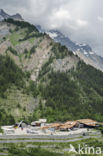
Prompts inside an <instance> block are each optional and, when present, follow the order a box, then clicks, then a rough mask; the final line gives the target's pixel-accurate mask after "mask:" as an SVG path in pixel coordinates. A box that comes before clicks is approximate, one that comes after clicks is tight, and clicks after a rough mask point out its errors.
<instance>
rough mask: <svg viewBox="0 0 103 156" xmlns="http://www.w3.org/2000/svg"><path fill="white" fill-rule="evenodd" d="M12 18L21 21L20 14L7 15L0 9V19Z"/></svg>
mask: <svg viewBox="0 0 103 156" xmlns="http://www.w3.org/2000/svg"><path fill="white" fill-rule="evenodd" d="M8 18H12V19H14V20H20V21H22V20H23V18H22V16H21V15H20V14H18V13H17V14H16V15H8V14H7V13H6V12H5V11H4V10H3V9H0V21H3V20H4V19H8Z"/></svg>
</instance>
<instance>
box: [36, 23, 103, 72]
mask: <svg viewBox="0 0 103 156" xmlns="http://www.w3.org/2000/svg"><path fill="white" fill-rule="evenodd" d="M36 27H37V28H38V30H39V31H40V32H42V33H44V32H45V33H47V34H48V35H49V36H50V37H51V38H52V39H53V40H54V41H55V42H59V43H61V44H62V45H65V46H66V47H67V48H68V50H71V51H73V53H74V54H75V55H78V56H79V57H80V58H81V59H82V60H83V61H84V62H85V63H86V64H90V65H92V66H93V67H95V68H97V69H99V70H101V71H103V57H101V56H99V55H97V54H96V53H95V52H94V51H93V50H92V48H91V47H90V46H89V45H88V44H84V43H81V44H79V43H77V42H74V41H72V40H71V39H70V38H69V37H66V36H65V35H64V34H63V33H61V32H60V31H59V30H48V31H47V30H44V29H42V28H41V26H39V25H37V26H36Z"/></svg>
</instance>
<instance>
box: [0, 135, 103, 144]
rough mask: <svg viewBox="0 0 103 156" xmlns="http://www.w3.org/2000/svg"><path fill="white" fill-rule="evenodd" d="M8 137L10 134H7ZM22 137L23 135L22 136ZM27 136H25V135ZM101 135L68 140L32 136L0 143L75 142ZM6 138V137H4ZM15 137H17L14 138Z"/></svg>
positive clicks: (0, 141)
mask: <svg viewBox="0 0 103 156" xmlns="http://www.w3.org/2000/svg"><path fill="white" fill-rule="evenodd" d="M9 137H10V136H9ZM22 137H23V138H24V136H22ZM26 137H27V136H26ZM99 137H101V136H85V137H83V138H75V139H72V138H71V139H69V140H63V139H61V140H56V139H55V140H53V139H51V140H49V139H48V140H46V139H45V140H44V139H43V138H42V139H35V140H33V138H31V139H32V140H30V138H29V139H25V140H9V139H10V138H9V139H8V140H0V143H1V144H2V143H33V142H50V143H68V142H75V141H80V140H84V139H89V138H99ZM6 139H7V138H6ZM16 139H17V138H16Z"/></svg>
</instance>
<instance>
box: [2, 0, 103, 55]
mask: <svg viewBox="0 0 103 156" xmlns="http://www.w3.org/2000/svg"><path fill="white" fill-rule="evenodd" d="M0 7H1V8H2V9H5V11H7V12H8V13H9V14H14V13H17V12H18V13H20V14H21V15H22V16H23V18H24V19H25V20H28V21H30V22H31V23H33V24H40V25H42V27H44V28H46V29H59V30H61V31H62V32H63V33H64V34H65V35H67V36H69V37H70V38H71V39H72V40H74V41H77V42H80V43H84V42H85V43H88V44H90V45H91V46H92V48H93V50H95V51H96V52H97V53H98V54H100V55H102V56H103V0H0Z"/></svg>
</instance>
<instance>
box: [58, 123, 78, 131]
mask: <svg viewBox="0 0 103 156" xmlns="http://www.w3.org/2000/svg"><path fill="white" fill-rule="evenodd" d="M76 124H77V121H67V122H65V123H64V124H63V125H61V126H60V128H61V129H67V128H73V127H74V126H75V125H76Z"/></svg>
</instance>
